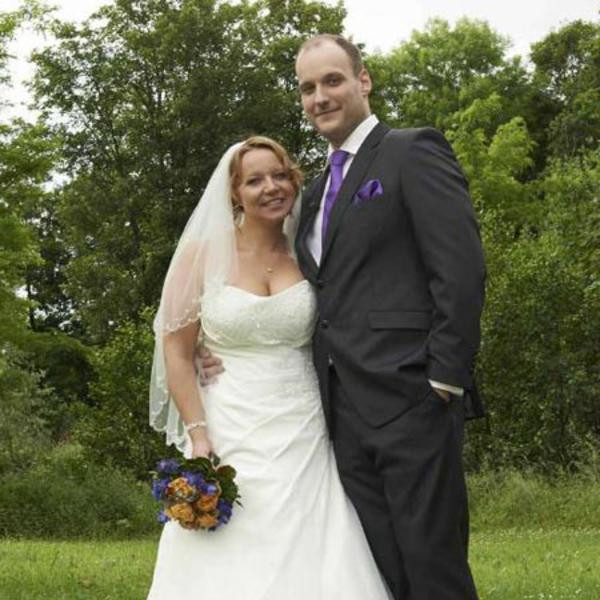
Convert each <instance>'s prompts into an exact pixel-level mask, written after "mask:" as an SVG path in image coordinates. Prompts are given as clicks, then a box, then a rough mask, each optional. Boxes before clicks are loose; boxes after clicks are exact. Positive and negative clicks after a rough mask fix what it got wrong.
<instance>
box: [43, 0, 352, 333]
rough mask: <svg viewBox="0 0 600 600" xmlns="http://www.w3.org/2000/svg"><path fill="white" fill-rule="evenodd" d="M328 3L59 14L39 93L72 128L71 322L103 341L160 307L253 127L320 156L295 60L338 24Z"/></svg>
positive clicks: (167, 3)
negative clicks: (189, 234)
mask: <svg viewBox="0 0 600 600" xmlns="http://www.w3.org/2000/svg"><path fill="white" fill-rule="evenodd" d="M343 15H344V13H343V10H342V9H341V8H340V7H327V6H325V5H323V4H321V3H319V2H304V1H301V0H289V1H286V2H275V1H262V2H255V3H248V2H242V3H240V4H236V5H231V4H228V3H222V2H217V1H216V0H180V1H179V0H122V1H120V2H118V3H117V4H116V5H114V6H106V7H104V8H102V9H101V10H100V11H99V12H98V14H97V15H95V16H93V17H92V18H90V20H88V21H87V22H86V23H84V24H83V25H81V26H80V27H76V26H74V25H71V24H66V23H60V22H58V21H54V22H53V23H52V30H53V32H54V35H55V36H56V38H57V40H58V46H57V47H55V48H52V49H47V50H45V51H43V52H41V53H39V54H37V56H36V57H35V61H36V64H37V65H38V73H37V76H36V81H35V89H36V96H37V101H38V104H39V106H40V108H42V109H43V110H44V111H45V113H46V114H47V115H50V114H52V115H53V116H54V118H57V119H59V121H60V123H61V127H60V135H61V137H62V139H63V141H64V142H63V143H64V146H63V152H64V155H65V160H66V165H65V168H64V175H65V176H66V177H67V178H68V183H66V185H64V186H63V188H62V190H61V191H60V195H59V201H58V209H57V213H56V214H57V219H58V222H59V223H60V229H61V231H63V232H64V237H65V242H66V244H67V247H68V249H69V254H70V255H71V258H70V260H69V261H68V264H67V265H66V267H65V269H64V272H65V277H66V282H65V284H64V286H63V289H64V290H66V292H67V294H68V296H69V298H70V299H71V301H72V310H73V316H72V318H73V319H75V320H77V321H80V322H81V325H82V327H83V329H84V332H85V334H86V337H87V339H88V340H89V341H92V342H104V341H106V340H107V339H108V338H109V337H110V334H111V331H113V330H114V329H115V328H116V327H117V326H118V324H119V323H121V322H124V321H125V320H128V319H133V320H135V319H137V318H138V315H139V314H140V311H141V310H142V309H143V308H144V307H145V306H152V305H154V304H155V303H156V302H157V300H158V297H159V290H160V285H161V282H162V279H163V277H164V274H165V271H166V268H167V265H168V261H169V259H170V257H171V254H172V252H173V249H174V243H175V241H176V239H177V238H178V237H179V235H180V233H181V231H182V228H183V225H184V224H185V222H186V220H187V218H188V216H189V214H190V213H191V210H192V208H193V207H194V205H195V204H196V202H197V200H198V198H199V197H200V196H201V192H202V189H203V186H204V185H205V183H206V181H207V179H208V176H209V174H210V173H211V172H212V170H213V168H214V166H215V161H216V160H217V159H218V157H219V156H220V155H221V154H222V152H223V151H224V149H225V148H226V147H227V146H228V145H230V144H231V143H232V142H234V141H236V140H239V139H240V138H243V137H245V136H247V135H248V134H249V133H252V132H261V133H264V134H267V135H272V136H273V137H275V138H277V139H279V140H281V141H282V142H283V143H284V144H285V145H286V146H287V147H288V148H290V149H291V150H292V152H297V153H300V152H302V153H303V156H308V157H310V156H313V154H314V153H311V148H314V147H315V136H314V134H313V133H312V132H311V131H310V130H309V129H308V128H306V127H305V126H303V125H302V121H301V118H300V106H299V102H298V99H297V94H296V91H295V80H294V75H293V60H292V57H293V55H294V53H295V51H296V49H297V47H298V46H299V44H300V42H301V39H302V38H304V37H305V36H307V35H310V34H312V33H316V32H318V31H321V30H329V31H338V30H340V28H341V25H340V23H341V19H342V18H343Z"/></svg>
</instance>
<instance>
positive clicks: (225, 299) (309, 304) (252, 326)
mask: <svg viewBox="0 0 600 600" xmlns="http://www.w3.org/2000/svg"><path fill="white" fill-rule="evenodd" d="M315 318H316V298H315V295H314V292H313V291H312V289H311V287H310V284H309V283H308V281H306V280H302V281H300V282H298V283H296V284H295V285H292V286H291V287H289V288H287V289H285V290H283V291H282V292H279V293H278V294H274V295H272V296H258V295H256V294H253V293H251V292H247V291H246V290H243V289H241V288H237V287H233V286H230V285H225V286H220V287H218V288H213V289H210V290H207V291H206V293H205V294H204V297H203V299H202V317H201V319H202V329H203V332H204V335H205V336H206V343H207V345H208V346H213V347H219V348H253V349H259V348H260V347H273V346H287V347H291V348H299V347H301V346H304V345H306V344H307V343H308V342H309V340H310V338H311V336H312V333H313V328H314V324H315Z"/></svg>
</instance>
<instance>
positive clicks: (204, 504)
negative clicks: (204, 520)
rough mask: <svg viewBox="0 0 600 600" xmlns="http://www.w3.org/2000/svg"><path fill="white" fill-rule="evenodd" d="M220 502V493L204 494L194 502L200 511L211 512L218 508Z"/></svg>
mask: <svg viewBox="0 0 600 600" xmlns="http://www.w3.org/2000/svg"><path fill="white" fill-rule="evenodd" d="M218 503H219V494H215V495H214V496H209V495H208V494H202V495H201V496H200V498H198V500H196V502H194V508H196V510H198V511H200V512H211V511H212V510H215V508H217V504H218Z"/></svg>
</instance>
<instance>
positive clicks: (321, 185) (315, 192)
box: [297, 169, 329, 276]
mask: <svg viewBox="0 0 600 600" xmlns="http://www.w3.org/2000/svg"><path fill="white" fill-rule="evenodd" d="M328 176H329V169H326V170H325V171H324V172H323V173H322V174H321V175H320V176H319V177H317V179H315V181H314V182H313V183H312V184H311V186H310V187H309V189H308V190H307V191H306V192H305V196H304V198H303V202H302V214H301V217H300V225H299V228H298V236H297V240H298V252H299V253H300V254H301V255H302V257H303V259H304V264H305V265H307V267H308V268H309V269H310V271H311V272H312V273H313V275H315V276H316V273H317V271H318V270H319V266H318V265H317V263H316V262H315V259H314V257H313V255H312V252H311V251H310V248H309V247H308V244H307V237H308V234H309V232H310V231H311V229H312V227H313V226H314V222H315V218H316V216H317V213H318V212H319V205H320V202H321V197H322V196H323V191H324V189H325V183H326V182H327V177H328Z"/></svg>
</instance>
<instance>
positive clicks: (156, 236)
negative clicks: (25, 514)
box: [0, 0, 600, 504]
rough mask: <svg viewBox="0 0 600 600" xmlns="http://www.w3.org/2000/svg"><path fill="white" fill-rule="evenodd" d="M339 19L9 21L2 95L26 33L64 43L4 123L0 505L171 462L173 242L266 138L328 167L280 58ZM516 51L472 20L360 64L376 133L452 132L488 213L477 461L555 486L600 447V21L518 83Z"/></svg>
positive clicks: (311, 5)
mask: <svg viewBox="0 0 600 600" xmlns="http://www.w3.org/2000/svg"><path fill="white" fill-rule="evenodd" d="M343 17H344V10H343V7H341V6H334V7H332V6H329V5H325V4H324V3H321V2H317V1H314V2H313V1H307V0H285V1H275V0H259V1H257V2H249V1H243V2H240V3H235V4H229V3H226V2H218V1H217V0H117V1H116V2H114V3H113V4H110V5H107V6H105V7H104V8H102V9H101V10H100V11H99V12H98V13H97V14H96V15H94V16H93V17H91V18H90V19H89V20H88V21H86V22H84V23H82V24H80V25H74V24H72V23H65V22H60V21H58V20H55V19H53V18H52V15H51V13H48V12H45V11H43V10H41V9H39V7H37V6H36V5H35V4H33V2H31V1H30V2H29V3H27V4H26V7H25V8H24V9H23V10H22V11H18V12H16V13H0V85H4V86H7V85H9V84H10V82H9V81H8V78H7V69H6V61H7V47H8V46H7V44H8V42H9V41H10V40H11V39H12V38H13V37H14V35H15V32H16V31H17V29H18V28H19V27H20V26H21V24H22V22H23V21H29V22H30V23H35V24H36V26H38V27H41V28H43V29H44V30H45V31H46V32H47V33H48V34H49V35H51V36H53V38H54V41H55V43H54V44H53V45H50V46H48V47H47V48H46V49H43V50H41V51H39V52H37V53H36V54H35V55H34V57H33V60H34V62H35V64H36V67H37V70H36V75H35V78H34V81H33V88H34V92H35V105H36V107H37V109H38V110H39V111H40V112H39V118H38V119H37V121H36V122H35V123H27V122H24V121H22V120H13V121H8V120H6V119H3V118H2V115H1V113H0V310H1V313H2V317H3V318H2V320H1V321H0V477H2V478H3V479H2V481H3V485H4V483H6V484H7V485H8V484H10V486H12V487H10V489H13V488H14V486H18V485H20V484H19V483H18V482H19V479H18V478H16V479H15V476H14V474H15V473H22V472H23V471H25V474H26V475H27V477H29V478H31V477H51V475H50V472H51V471H52V470H53V469H54V470H56V471H57V473H59V472H62V471H60V469H58V467H57V465H61V464H63V463H62V462H61V461H63V459H64V460H67V459H68V461H70V460H71V459H70V458H69V456H71V455H70V454H68V452H75V453H76V455H77V456H78V457H79V456H80V455H81V453H83V454H82V455H83V456H85V457H86V459H87V460H88V461H89V464H90V469H101V468H104V467H103V466H102V465H107V466H111V467H112V468H113V469H115V470H116V469H118V470H120V471H129V472H130V474H132V475H134V476H136V477H138V478H143V477H144V476H145V473H146V472H147V470H148V468H149V467H150V466H151V465H152V464H153V463H154V461H155V459H156V457H157V456H159V455H164V454H165V452H166V451H165V448H164V446H163V440H162V438H161V436H159V435H157V434H155V433H153V432H152V431H151V430H150V428H149V427H148V425H147V422H148V418H147V381H148V376H149V364H150V360H151V353H152V345H153V340H152V335H151V320H152V315H153V311H154V310H155V308H156V304H157V301H158V298H159V292H160V285H161V282H162V279H163V277H164V274H165V270H166V268H167V265H168V261H169V258H170V255H171V253H172V251H173V248H174V244H175V242H176V240H177V238H178V236H179V234H180V232H181V229H182V227H183V225H184V223H185V221H186V219H187V217H188V215H189V214H190V211H191V210H192V208H193V206H194V205H195V203H196V201H197V198H198V197H199V196H200V195H201V192H202V190H203V186H204V185H205V183H206V181H207V177H208V175H209V173H210V172H211V171H212V169H213V167H214V165H215V163H216V161H217V159H218V158H219V156H220V155H221V153H222V151H223V149H224V148H225V147H227V146H228V145H229V144H230V143H232V142H233V141H235V140H238V139H241V138H243V137H244V136H246V135H248V134H250V133H264V134H267V135H271V136H273V137H275V138H277V139H279V140H281V141H282V142H283V143H284V144H285V145H286V146H287V147H288V148H289V149H290V151H291V152H292V153H293V154H294V155H295V156H296V157H297V158H298V159H299V161H300V162H301V164H302V165H303V167H304V168H305V170H307V171H308V172H314V171H315V170H316V169H317V168H318V165H319V164H320V160H321V158H322V155H323V150H324V147H323V145H322V143H321V142H320V141H319V140H318V139H317V137H316V136H315V134H314V133H313V132H312V131H311V129H310V128H309V127H308V126H307V124H306V123H305V122H304V121H303V120H302V116H301V109H300V105H299V101H298V97H297V91H296V83H295V79H294V73H293V63H294V54H295V52H296V50H297V48H298V46H299V44H300V43H301V41H302V40H303V39H305V38H306V37H307V36H309V35H311V34H314V33H316V32H319V31H333V32H336V31H342V29H343V28H342V20H343ZM507 52H508V40H505V39H503V38H502V37H501V36H500V35H498V34H497V33H496V32H494V31H493V30H492V29H491V28H490V27H489V26H488V25H487V24H486V23H482V22H477V21H469V20H466V19H465V20H462V21H459V22H458V23H457V24H456V25H455V26H453V27H451V26H450V25H449V24H448V23H446V22H444V21H441V20H433V21H431V22H430V23H429V25H428V26H427V27H426V28H425V29H424V30H423V31H420V32H415V33H414V34H413V36H412V38H411V39H410V40H408V41H407V42H405V43H402V44H401V45H400V46H398V47H397V48H395V49H394V50H392V51H391V52H389V53H387V54H377V55H372V56H368V57H367V62H368V66H369V69H370V71H371V72H372V74H373V78H374V81H375V92H374V94H373V98H372V104H373V107H374V109H375V112H376V113H377V114H378V115H379V116H380V117H382V118H383V119H385V120H386V121H387V122H388V123H390V124H391V125H394V126H400V127H406V126H422V125H433V126H436V127H438V128H440V129H442V130H443V131H444V133H445V134H446V135H447V137H448V138H449V139H450V140H451V142H452V144H453V146H454V148H455V151H456V153H457V155H458V156H459V158H460V161H461V163H462V165H463V168H464V170H465V172H466V174H467V176H468V178H469V180H470V185H471V193H472V197H473V201H474V203H475V206H476V209H477V212H478V215H479V219H480V223H481V229H482V237H483V240H484V245H485V250H486V257H487V263H488V286H487V303H486V309H485V314H484V321H483V344H482V348H481V352H480V356H479V363H478V379H479V382H480V387H481V391H482V393H483V396H484V398H485V401H486V404H487V406H488V411H489V414H488V417H487V419H486V420H485V421H481V422H479V423H475V424H473V425H472V426H471V427H470V428H469V440H468V446H467V457H468V464H469V466H470V468H473V469H474V468H479V467H481V466H516V467H519V466H522V465H525V464H527V465H533V466H536V467H543V468H544V469H552V470H556V469H557V468H559V467H561V468H562V467H568V468H570V467H573V466H574V465H576V464H577V462H578V461H579V460H580V459H581V456H582V455H583V454H582V453H583V452H584V449H586V448H587V449H589V447H590V446H591V447H593V446H595V445H596V446H597V445H598V443H599V439H600V411H599V410H598V406H599V405H600V369H599V358H598V350H597V338H598V331H600V281H599V279H598V277H599V273H600V234H599V233H598V232H599V231H600V210H599V209H600V198H599V192H598V190H599V189H600V91H599V90H600V75H599V74H600V69H599V68H598V66H599V65H600V23H598V22H587V23H584V22H573V23H569V24H566V25H564V26H563V27H562V28H560V29H559V30H557V31H554V32H553V33H551V34H550V35H548V36H547V37H546V38H544V39H543V40H541V41H539V42H538V43H537V44H535V45H534V46H533V47H532V53H531V60H532V63H531V64H530V65H529V66H527V65H525V64H524V62H523V60H522V59H521V58H519V57H510V56H509V55H508V53H507ZM1 108H2V107H0V110H1ZM73 440H75V441H76V442H77V443H78V444H79V445H78V446H73V448H76V450H68V449H67V450H65V452H67V454H64V455H60V454H58V455H56V456H59V457H61V456H62V457H63V458H60V460H59V459H56V460H54V461H53V460H50V461H48V460H45V461H44V460H42V459H41V458H40V457H41V456H42V455H45V454H46V453H47V451H48V449H49V448H51V447H52V446H55V445H56V444H59V443H60V444H64V443H65V442H72V441H73ZM69 447H70V445H69V444H67V448H69ZM65 457H66V458H65ZM73 460H75V459H73ZM77 460H79V459H77ZM68 461H67V462H68ZM69 464H74V463H72V462H71V463H69ZM99 465H100V466H99ZM61 469H62V467H61ZM90 472H92V471H90ZM93 472H96V471H93ZM100 472H102V473H103V474H104V475H102V476H103V477H108V475H106V474H105V473H107V472H105V471H98V473H100ZM56 476H57V477H59V476H60V474H58V475H56ZM82 477H83V475H82ZM115 477H116V478H117V479H115V483H114V485H115V486H116V485H117V484H118V482H119V481H121V480H119V479H118V477H119V476H117V475H115ZM123 477H125V476H123ZM23 481H29V479H27V478H26V479H24V480H23ZM86 481H88V479H86ZM124 481H125V480H124ZM14 489H16V488H14ZM19 489H20V488H19ZM82 501H83V500H82ZM0 504H1V502H0Z"/></svg>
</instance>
